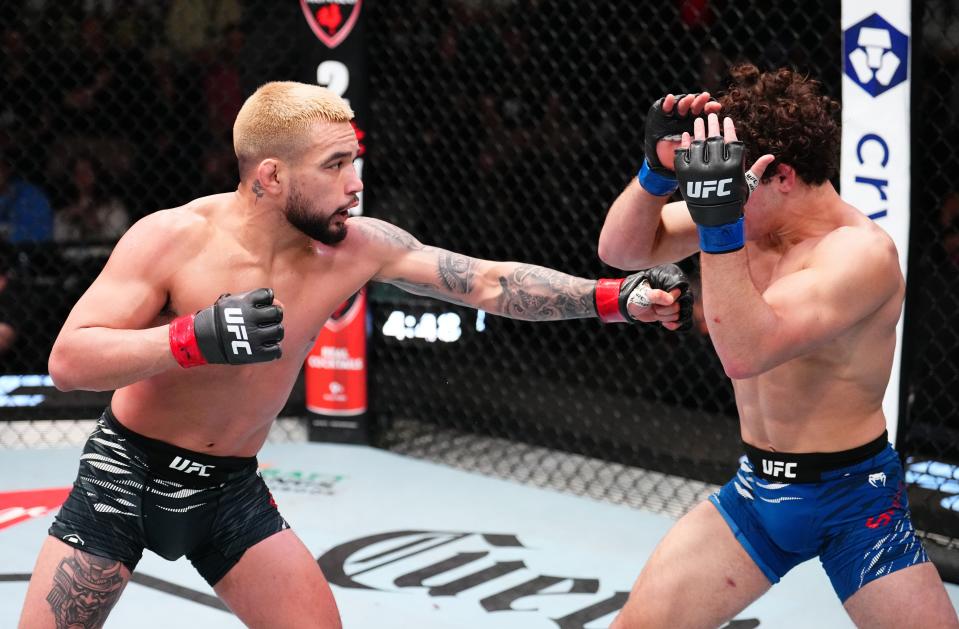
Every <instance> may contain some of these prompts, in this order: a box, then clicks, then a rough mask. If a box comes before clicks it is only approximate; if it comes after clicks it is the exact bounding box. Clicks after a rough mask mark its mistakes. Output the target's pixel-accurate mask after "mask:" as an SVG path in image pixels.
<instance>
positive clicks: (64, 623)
mask: <svg viewBox="0 0 959 629" xmlns="http://www.w3.org/2000/svg"><path fill="white" fill-rule="evenodd" d="M129 580H130V571H129V570H127V568H126V566H124V565H123V564H122V563H120V562H119V561H115V560H113V559H105V558H103V557H97V556H96V555H91V554H89V553H85V552H82V551H79V550H77V549H75V548H74V547H73V546H69V545H67V544H64V543H63V542H61V541H60V540H58V539H55V538H53V537H47V539H46V541H45V542H44V543H43V548H42V549H41V550H40V556H39V557H38V558H37V564H36V566H35V567H34V569H33V576H32V577H31V578H30V585H29V587H28V588H27V598H26V602H25V603H24V605H23V612H22V613H21V615H20V624H19V626H20V628H21V629H47V628H50V629H54V628H56V629H66V628H68V627H69V628H70V629H75V628H76V629H78V628H80V627H82V628H83V629H94V628H95V627H101V626H103V623H104V621H105V620H106V619H107V615H108V614H109V613H110V610H111V609H113V606H114V605H115V604H116V602H117V599H119V598H120V593H121V592H122V591H123V588H124V587H125V586H126V584H127V582H128V581H129Z"/></svg>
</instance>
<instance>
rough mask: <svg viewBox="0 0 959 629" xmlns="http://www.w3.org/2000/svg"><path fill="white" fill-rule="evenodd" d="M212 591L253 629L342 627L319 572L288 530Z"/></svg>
mask: <svg viewBox="0 0 959 629" xmlns="http://www.w3.org/2000/svg"><path fill="white" fill-rule="evenodd" d="M213 589H214V590H216V593H217V594H218V595H219V596H220V598H222V599H223V600H224V601H225V602H226V604H227V605H229V606H230V609H232V610H233V613H235V614H236V615H237V616H238V617H239V618H240V620H242V621H243V623H244V624H245V625H246V626H248V627H252V628H253V629H257V628H260V627H262V628H264V629H266V628H269V629H286V628H289V629H294V628H295V629H314V628H315V629H340V627H341V624H340V613H339V610H338V609H337V608H336V601H334V600H333V592H332V590H330V585H329V584H328V583H327V582H326V578H325V577H324V576H323V572H322V571H321V570H320V566H319V565H318V564H317V563H316V559H314V557H313V555H311V554H310V551H309V550H308V549H307V548H306V546H304V545H303V542H301V541H300V538H298V537H297V536H296V534H294V533H293V531H291V530H289V529H287V530H285V531H281V532H280V533H277V534H276V535H272V536H270V537H268V538H266V539H265V540H263V541H262V542H260V543H258V544H256V545H254V546H252V547H251V548H249V549H248V550H247V551H246V552H245V553H244V554H243V558H242V559H240V561H239V563H237V564H236V565H235V566H233V568H232V569H231V570H230V571H229V572H228V573H227V574H226V576H225V577H223V578H222V579H220V581H219V583H217V584H216V585H215V586H214V587H213Z"/></svg>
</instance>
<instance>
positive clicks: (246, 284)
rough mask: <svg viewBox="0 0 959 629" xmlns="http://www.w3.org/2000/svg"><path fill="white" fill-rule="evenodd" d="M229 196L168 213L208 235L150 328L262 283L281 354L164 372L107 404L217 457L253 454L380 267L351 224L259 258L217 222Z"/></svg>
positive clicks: (157, 433) (157, 435) (131, 424)
mask: <svg viewBox="0 0 959 629" xmlns="http://www.w3.org/2000/svg"><path fill="white" fill-rule="evenodd" d="M232 199H233V195H231V194H223V195H216V196H212V197H205V198H202V199H198V200H197V201H194V202H193V203H191V204H189V205H187V206H184V207H183V208H179V209H177V210H173V211H174V212H192V213H196V214H198V215H201V216H203V217H204V218H206V219H207V220H205V221H203V223H204V224H205V226H206V229H208V231H209V234H208V239H207V241H206V244H205V245H204V246H203V247H202V249H201V250H200V251H198V252H197V254H196V255H195V256H194V257H192V258H190V259H186V260H183V261H182V265H181V266H179V268H178V269H177V270H176V272H175V273H173V275H172V276H171V278H170V280H169V286H168V287H167V291H168V303H167V306H166V307H165V309H164V311H163V312H161V313H159V314H158V315H157V317H156V319H155V320H154V321H153V322H152V324H151V325H152V326H156V325H163V324H165V323H168V322H169V321H171V320H172V319H173V318H174V317H177V316H180V315H184V314H188V313H191V312H196V311H197V310H200V309H202V308H205V307H207V306H209V305H210V304H212V303H213V302H214V301H215V300H216V299H217V297H218V296H219V295H221V294H223V293H238V292H243V291H247V290H252V289H255V288H261V287H268V288H272V289H273V291H274V294H275V299H276V301H277V302H278V303H280V304H282V306H283V310H284V318H283V326H284V329H285V336H284V340H283V342H282V348H283V357H282V358H281V359H280V360H277V361H274V362H270V363H261V364H253V365H247V366H227V365H206V366H203V367H199V368H192V369H181V368H177V369H172V370H168V371H165V372H163V373H160V374H158V375H156V376H153V377H151V378H148V379H146V380H142V381H139V382H136V383H134V384H131V385H129V386H126V387H123V388H121V389H118V390H117V391H116V393H115V394H114V396H113V401H112V409H113V411H114V413H115V414H116V416H117V417H118V418H119V419H120V421H121V422H122V423H123V424H124V425H125V426H127V427H128V428H130V429H131V430H133V431H135V432H138V433H140V434H142V435H145V436H147V437H151V438H154V439H159V440H161V441H165V442H168V443H173V444H176V445H178V446H180V447H183V448H187V449H190V450H194V451H198V452H205V453H209V454H214V455H219V456H252V455H254V454H255V453H256V452H257V451H258V450H259V449H260V447H261V446H262V444H263V442H264V441H265V440H266V436H267V433H268V432H269V429H270V426H271V425H272V422H273V420H274V419H275V418H276V416H277V414H278V413H279V412H280V410H281V409H282V408H283V406H284V404H285V403H286V400H287V397H288V396H289V394H290V391H291V389H292V387H293V384H294V383H295V381H296V377H297V375H298V373H299V371H300V368H301V367H302V365H303V361H304V360H305V359H306V356H307V354H308V353H309V351H310V349H311V347H312V346H313V343H314V341H315V339H316V335H317V334H318V332H319V330H320V329H321V328H322V326H323V325H324V323H325V322H326V320H327V318H328V317H329V316H330V314H331V313H332V312H333V311H334V310H335V309H336V308H337V306H339V305H340V304H341V303H342V302H343V301H345V300H346V299H347V298H348V297H349V296H350V295H352V294H353V293H354V292H356V291H357V290H358V289H359V288H360V287H361V286H363V285H364V284H365V283H366V282H367V281H368V280H369V279H370V278H371V277H372V276H373V275H374V273H375V272H376V269H377V265H376V262H375V260H374V259H372V258H371V257H370V256H363V255H359V253H360V250H361V248H362V247H361V244H362V243H361V242H360V241H361V240H362V237H361V234H357V233H355V230H353V229H351V230H350V231H349V233H348V236H347V237H346V239H345V240H344V241H343V242H341V243H339V244H337V245H336V246H333V247H328V246H325V245H322V244H319V243H315V242H311V243H310V244H309V245H304V246H303V247H302V248H296V249H293V250H288V251H283V252H281V253H279V254H277V255H275V256H273V258H272V259H262V257H260V256H258V255H257V254H256V252H253V251H249V250H247V248H246V247H245V246H244V245H243V244H242V242H241V240H240V239H239V235H238V233H236V232H235V231H234V230H232V229H231V227H230V226H229V225H230V222H229V221H228V220H223V219H224V217H227V216H228V214H229V212H230V204H231V202H232V201H231V200H232ZM362 220H364V219H356V218H354V219H350V223H351V224H353V223H354V222H355V221H362Z"/></svg>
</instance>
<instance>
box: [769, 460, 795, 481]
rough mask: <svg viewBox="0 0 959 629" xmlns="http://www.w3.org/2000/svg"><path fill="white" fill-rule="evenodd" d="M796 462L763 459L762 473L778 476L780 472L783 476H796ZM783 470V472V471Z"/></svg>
mask: <svg viewBox="0 0 959 629" xmlns="http://www.w3.org/2000/svg"><path fill="white" fill-rule="evenodd" d="M797 465H798V463H783V462H782V461H767V460H766V459H763V474H765V475H766V476H772V477H773V478H777V477H779V475H780V474H782V475H783V477H785V478H796V466H797ZM784 472H785V473H784Z"/></svg>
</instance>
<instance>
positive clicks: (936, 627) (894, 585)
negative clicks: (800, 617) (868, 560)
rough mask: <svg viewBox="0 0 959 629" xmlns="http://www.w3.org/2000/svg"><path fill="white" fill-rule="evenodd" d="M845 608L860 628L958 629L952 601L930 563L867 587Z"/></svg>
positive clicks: (873, 582)
mask: <svg viewBox="0 0 959 629" xmlns="http://www.w3.org/2000/svg"><path fill="white" fill-rule="evenodd" d="M845 607H846V611H847V612H849V616H850V617H851V618H852V620H853V622H854V623H856V626H857V627H869V629H874V628H875V629H884V628H886V627H889V628H890V629H893V628H899V627H924V628H927V629H946V628H947V627H949V628H956V627H959V620H957V619H956V610H955V608H953V606H952V601H950V600H949V596H948V595H947V594H946V588H945V587H944V586H943V585H942V579H940V578H939V573H938V572H937V571H936V567H935V566H934V565H933V564H932V563H930V562H926V563H921V564H918V565H915V566H909V567H908V568H904V569H902V570H899V571H897V572H893V573H892V574H890V575H886V576H884V577H881V578H879V579H876V580H875V581H872V582H870V583H867V584H866V585H865V586H863V588H862V589H861V590H859V591H858V592H856V593H855V594H853V595H852V596H850V597H849V598H848V599H846V602H845Z"/></svg>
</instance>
